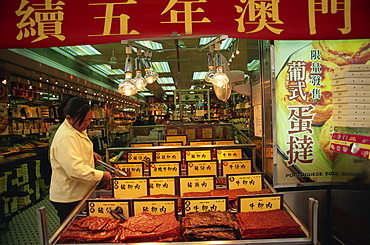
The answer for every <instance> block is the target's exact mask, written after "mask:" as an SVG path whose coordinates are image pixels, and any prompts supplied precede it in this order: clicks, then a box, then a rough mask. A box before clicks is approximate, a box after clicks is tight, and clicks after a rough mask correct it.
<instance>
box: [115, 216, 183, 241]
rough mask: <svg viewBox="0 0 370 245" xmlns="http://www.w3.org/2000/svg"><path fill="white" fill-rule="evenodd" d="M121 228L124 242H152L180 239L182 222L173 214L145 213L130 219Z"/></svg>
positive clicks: (121, 238)
mask: <svg viewBox="0 0 370 245" xmlns="http://www.w3.org/2000/svg"><path fill="white" fill-rule="evenodd" d="M120 227H121V228H122V231H121V234H120V240H121V241H122V242H128V241H131V240H135V241H142V242H144V241H148V242H150V241H151V242H152V241H160V240H163V239H169V240H171V237H172V238H173V239H175V237H178V236H179V227H180V222H178V221H177V220H176V217H175V214H174V213H173V212H171V213H164V214H160V215H153V214H150V213H148V212H143V213H141V214H138V215H136V216H133V217H130V218H128V219H127V221H126V222H124V223H123V224H122V225H121V226H120ZM173 239H172V240H173Z"/></svg>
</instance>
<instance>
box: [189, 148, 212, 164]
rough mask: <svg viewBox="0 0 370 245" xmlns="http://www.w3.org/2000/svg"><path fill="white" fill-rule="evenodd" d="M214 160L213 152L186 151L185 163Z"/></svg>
mask: <svg viewBox="0 0 370 245" xmlns="http://www.w3.org/2000/svg"><path fill="white" fill-rule="evenodd" d="M206 160H212V154H211V150H202V151H199V150H191V151H185V161H187V162H188V161H206Z"/></svg>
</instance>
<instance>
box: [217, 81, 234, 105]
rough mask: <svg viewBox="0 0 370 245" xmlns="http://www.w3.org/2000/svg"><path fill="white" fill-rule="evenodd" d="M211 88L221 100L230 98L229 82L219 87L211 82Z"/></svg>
mask: <svg viewBox="0 0 370 245" xmlns="http://www.w3.org/2000/svg"><path fill="white" fill-rule="evenodd" d="M213 90H214V91H215V94H216V97H217V98H218V99H219V100H221V101H224V102H226V101H227V100H228V99H229V98H230V95H231V86H230V83H227V84H225V85H224V86H221V87H219V86H216V85H214V84H213Z"/></svg>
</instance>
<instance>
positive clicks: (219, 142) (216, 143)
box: [213, 140, 235, 145]
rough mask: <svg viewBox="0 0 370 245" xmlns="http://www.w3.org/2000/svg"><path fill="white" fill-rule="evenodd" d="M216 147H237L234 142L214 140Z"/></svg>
mask: <svg viewBox="0 0 370 245" xmlns="http://www.w3.org/2000/svg"><path fill="white" fill-rule="evenodd" d="M213 144H214V145H235V141H234V140H214V141H213Z"/></svg>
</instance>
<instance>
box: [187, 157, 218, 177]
mask: <svg viewBox="0 0 370 245" xmlns="http://www.w3.org/2000/svg"><path fill="white" fill-rule="evenodd" d="M187 175H188V176H196V175H215V176H217V175H218V174H217V161H193V162H187Z"/></svg>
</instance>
